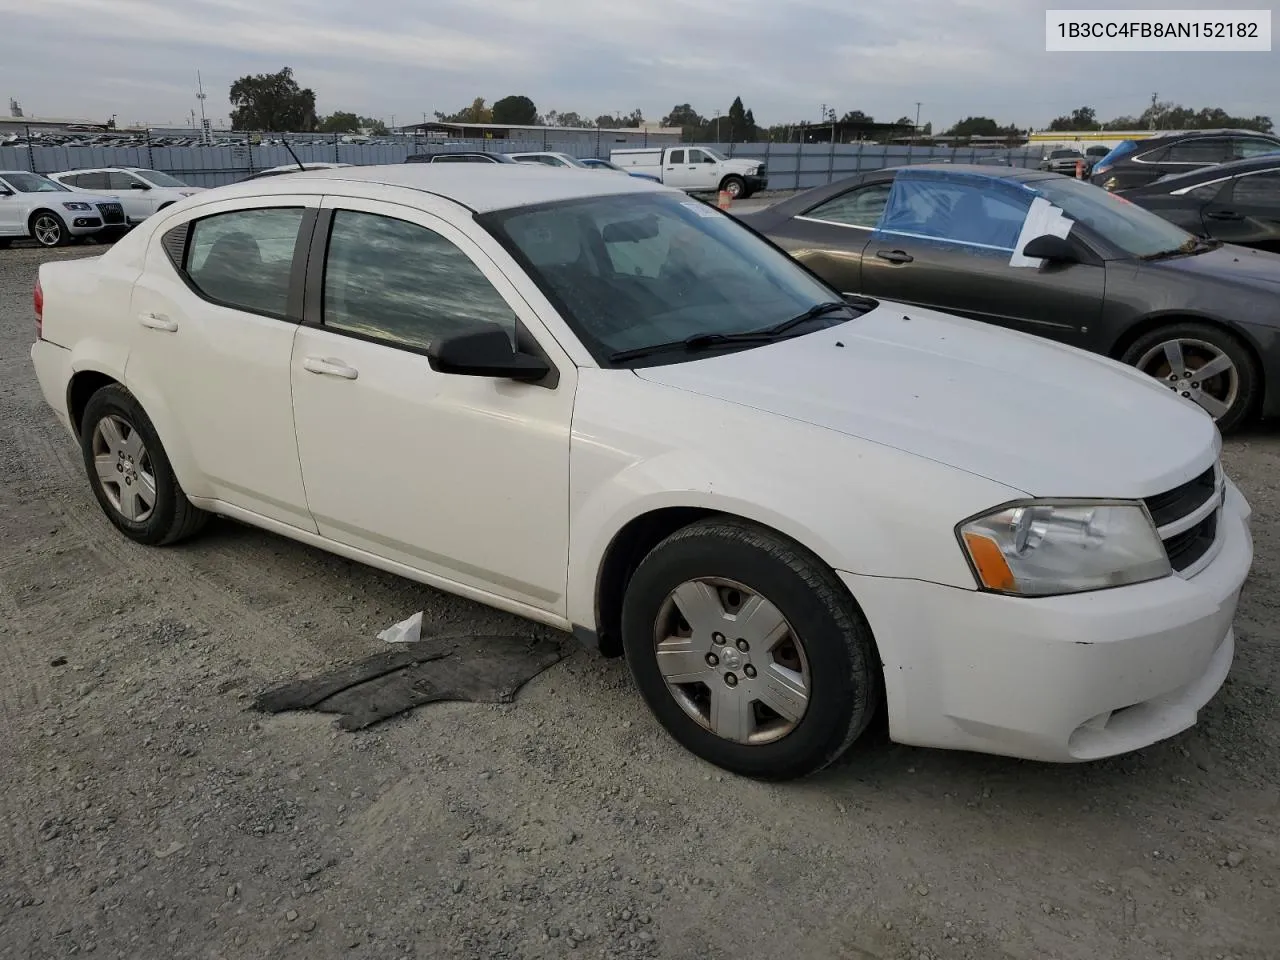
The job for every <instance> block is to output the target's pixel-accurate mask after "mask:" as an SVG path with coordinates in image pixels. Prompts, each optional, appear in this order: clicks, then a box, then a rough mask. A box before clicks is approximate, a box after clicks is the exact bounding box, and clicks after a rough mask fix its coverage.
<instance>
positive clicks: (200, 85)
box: [191, 70, 213, 146]
mask: <svg viewBox="0 0 1280 960" xmlns="http://www.w3.org/2000/svg"><path fill="white" fill-rule="evenodd" d="M196 99H197V100H199V101H200V142H201V143H202V144H204V145H205V146H208V145H209V144H210V143H211V142H212V141H213V137H212V136H211V135H210V133H209V120H208V118H207V117H206V116H205V115H204V102H205V100H207V99H208V94H206V93H205V92H204V77H202V76H201V75H200V71H199V70H197V71H196ZM195 118H196V115H195V111H192V113H191V120H192V122H193V123H194V122H195Z"/></svg>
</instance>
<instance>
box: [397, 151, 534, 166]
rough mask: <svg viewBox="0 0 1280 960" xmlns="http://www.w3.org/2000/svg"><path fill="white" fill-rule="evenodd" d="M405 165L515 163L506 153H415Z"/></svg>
mask: <svg viewBox="0 0 1280 960" xmlns="http://www.w3.org/2000/svg"><path fill="white" fill-rule="evenodd" d="M404 162H405V163H515V162H516V161H514V160H512V159H511V158H510V157H508V156H507V155H506V154H505V153H484V152H482V151H475V152H466V151H458V152H456V153H414V154H410V155H409V156H408V157H405V161H404Z"/></svg>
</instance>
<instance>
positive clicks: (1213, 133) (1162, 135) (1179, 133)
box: [1134, 127, 1277, 144]
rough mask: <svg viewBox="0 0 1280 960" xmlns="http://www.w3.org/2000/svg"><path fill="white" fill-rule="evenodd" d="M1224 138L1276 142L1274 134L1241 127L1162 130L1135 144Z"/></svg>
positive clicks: (1136, 141)
mask: <svg viewBox="0 0 1280 960" xmlns="http://www.w3.org/2000/svg"><path fill="white" fill-rule="evenodd" d="M1222 136H1233V137H1234V136H1241V137H1262V138H1263V139H1264V140H1275V139H1277V138H1276V135H1275V134H1274V133H1263V132H1262V131H1260V130H1244V129H1241V128H1239V127H1215V128H1214V129H1212V130H1161V131H1159V132H1158V133H1156V134H1155V135H1154V136H1150V137H1145V138H1144V139H1142V140H1135V141H1134V142H1135V143H1138V144H1143V143H1156V142H1157V141H1159V142H1163V141H1166V140H1189V139H1192V138H1196V137H1222Z"/></svg>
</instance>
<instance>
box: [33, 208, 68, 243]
mask: <svg viewBox="0 0 1280 960" xmlns="http://www.w3.org/2000/svg"><path fill="white" fill-rule="evenodd" d="M31 236H32V237H34V238H35V241H36V243H38V244H40V246H42V247H65V246H66V245H67V244H69V243H70V242H71V234H70V233H69V232H68V231H67V224H66V221H64V220H63V219H62V218H61V217H60V216H58V215H57V214H56V213H54V212H52V211H51V210H37V211H36V213H35V214H34V215H33V216H32V218H31Z"/></svg>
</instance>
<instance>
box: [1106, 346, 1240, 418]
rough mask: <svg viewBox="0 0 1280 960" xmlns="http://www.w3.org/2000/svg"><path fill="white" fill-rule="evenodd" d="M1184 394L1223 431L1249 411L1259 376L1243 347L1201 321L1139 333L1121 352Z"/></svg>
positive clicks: (1124, 359)
mask: <svg viewBox="0 0 1280 960" xmlns="http://www.w3.org/2000/svg"><path fill="white" fill-rule="evenodd" d="M1121 360H1123V361H1124V362H1125V363H1128V364H1130V365H1131V366H1134V367H1137V368H1138V369H1139V370H1141V371H1142V372H1143V373H1145V374H1148V375H1149V376H1152V377H1154V378H1155V379H1157V380H1159V381H1160V382H1161V383H1162V384H1164V385H1165V386H1166V387H1168V388H1169V389H1170V390H1172V391H1173V392H1174V393H1177V394H1180V395H1181V396H1183V397H1184V398H1186V399H1188V400H1194V401H1195V402H1196V403H1198V404H1199V405H1200V406H1201V407H1203V408H1204V409H1205V411H1206V412H1208V413H1209V414H1210V416H1212V417H1213V419H1214V420H1215V421H1217V424H1218V429H1219V430H1221V431H1222V432H1223V433H1227V432H1229V431H1231V430H1233V429H1235V428H1236V427H1238V426H1239V425H1240V424H1241V423H1242V422H1243V421H1244V420H1245V418H1246V417H1248V416H1249V414H1250V413H1251V412H1252V410H1253V407H1254V404H1255V401H1256V400H1257V396H1258V391H1259V390H1260V389H1261V378H1260V376H1259V375H1258V367H1257V364H1256V363H1255V362H1254V360H1253V357H1252V356H1251V355H1250V353H1249V350H1248V348H1246V347H1245V345H1244V344H1243V343H1241V342H1240V341H1239V339H1237V338H1236V337H1235V336H1233V335H1232V334H1230V333H1228V332H1227V331H1225V330H1222V329H1220V328H1218V327H1215V326H1212V325H1210V324H1207V323H1194V322H1188V323H1175V324H1170V325H1169V326H1167V327H1161V328H1159V329H1157V330H1153V331H1151V332H1150V333H1148V334H1145V335H1143V336H1141V337H1139V338H1138V339H1137V340H1136V341H1134V343H1133V344H1132V345H1131V346H1130V347H1129V349H1127V350H1126V351H1125V352H1124V355H1123V356H1122V357H1121Z"/></svg>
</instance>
